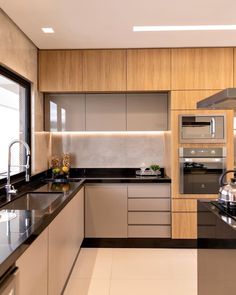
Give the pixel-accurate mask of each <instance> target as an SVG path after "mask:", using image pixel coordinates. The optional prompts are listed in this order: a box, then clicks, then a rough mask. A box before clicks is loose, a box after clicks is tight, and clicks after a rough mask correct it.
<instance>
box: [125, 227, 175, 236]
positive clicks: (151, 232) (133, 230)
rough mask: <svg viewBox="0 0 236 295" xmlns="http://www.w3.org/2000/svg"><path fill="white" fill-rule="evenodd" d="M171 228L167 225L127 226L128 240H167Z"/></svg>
mask: <svg viewBox="0 0 236 295" xmlns="http://www.w3.org/2000/svg"><path fill="white" fill-rule="evenodd" d="M170 236H171V227H170V226H169V225H149V226H148V225H129V226H128V237H129V238H169V237H170Z"/></svg>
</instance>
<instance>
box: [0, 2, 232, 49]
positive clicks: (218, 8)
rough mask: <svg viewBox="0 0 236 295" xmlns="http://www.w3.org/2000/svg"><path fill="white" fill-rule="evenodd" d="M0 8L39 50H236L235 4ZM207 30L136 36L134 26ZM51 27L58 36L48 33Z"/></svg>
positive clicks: (83, 4)
mask: <svg viewBox="0 0 236 295" xmlns="http://www.w3.org/2000/svg"><path fill="white" fill-rule="evenodd" d="M0 7H1V8H2V9H3V10H4V12H5V13H6V14H7V15H8V16H9V17H10V18H11V19H12V20H13V21H14V22H15V23H16V24H17V25H18V26H19V28H20V29H21V30H22V31H23V32H24V33H25V34H26V35H27V36H28V37H29V38H30V39H31V40H32V41H33V42H34V44H35V45H36V46H37V47H38V48H39V49H80V48H86V49H87V48H163V47H165V48H167V47H224V46H226V47H227V46H232V47H234V46H236V30H209V28H210V27H209V26H212V25H217V26H222V25H223V26H224V25H234V26H235V25H236V14H235V11H236V1H235V0H207V1H205V0H191V1H189V0H179V1H178V2H176V3H174V2H173V1H171V0H167V1H161V0H139V1H135V0H129V1H127V0H120V1H116V0H100V1H98V0H90V1H82V0H60V1H58V0H50V1H47V0H41V1H33V5H32V1H31V0H21V1H17V0H0ZM153 24H155V25H157V26H165V27H166V26H167V27H169V28H170V27H173V26H174V27H178V29H180V27H182V26H184V27H193V26H208V30H206V31H205V30H204V31H203V30H199V29H198V30H194V31H192V30H190V31H189V30H184V31H183V30H181V31H179V30H178V31H176V30H175V31H173V30H171V31H170V30H168V31H163V30H162V31H157V32H140V33H138V34H137V33H136V32H133V30H132V28H133V26H135V25H142V26H151V25H153ZM46 26H50V27H52V28H53V29H54V30H55V33H54V34H43V33H42V31H41V28H42V27H46Z"/></svg>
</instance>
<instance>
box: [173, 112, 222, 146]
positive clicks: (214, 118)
mask: <svg viewBox="0 0 236 295" xmlns="http://www.w3.org/2000/svg"><path fill="white" fill-rule="evenodd" d="M225 121H226V120H225V115H223V114H222V115H211V116H209V115H180V116H179V135H180V136H179V140H180V142H181V143H224V142H226V122H225Z"/></svg>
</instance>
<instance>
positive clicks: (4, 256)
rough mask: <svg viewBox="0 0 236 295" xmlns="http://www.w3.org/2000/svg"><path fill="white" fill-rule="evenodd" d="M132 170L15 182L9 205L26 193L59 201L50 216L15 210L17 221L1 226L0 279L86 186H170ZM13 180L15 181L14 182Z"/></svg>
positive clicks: (1, 193) (1, 199)
mask: <svg viewBox="0 0 236 295" xmlns="http://www.w3.org/2000/svg"><path fill="white" fill-rule="evenodd" d="M136 170H137V169H134V168H128V169H127V168H106V169H103V168H97V169H93V168H89V169H88V168H85V169H84V168H80V169H71V170H70V176H69V179H68V182H66V183H53V182H50V181H45V180H46V179H50V178H51V175H52V174H51V171H50V170H49V171H45V172H43V173H40V174H38V175H35V176H33V177H31V181H30V183H25V182H24V180H21V181H20V182H18V183H17V182H16V183H15V186H16V187H17V188H18V193H17V195H16V196H12V201H14V200H16V199H19V198H20V197H21V196H22V195H24V194H25V193H26V192H36V193H39V192H40V193H42V194H50V193H53V194H55V193H57V194H59V195H60V197H59V198H58V200H57V203H56V207H55V208H54V209H53V211H52V212H50V214H49V213H48V212H45V211H44V210H14V213H15V214H16V217H15V218H14V219H12V220H10V221H7V222H0V277H1V276H2V275H3V274H4V273H5V272H6V271H7V269H8V268H9V267H11V266H12V265H13V264H14V263H15V261H16V260H17V259H18V258H19V257H20V255H21V254H22V253H23V252H24V251H25V250H26V249H27V247H29V245H30V244H31V243H32V242H33V241H34V240H35V239H36V238H37V237H38V235H39V234H40V233H41V232H42V231H43V230H44V229H45V228H46V227H47V226H48V225H49V224H50V223H51V221H52V220H53V219H54V218H55V217H56V216H57V215H58V214H59V212H60V211H61V210H62V209H63V208H64V207H65V206H66V204H67V203H68V202H70V200H71V199H72V198H73V197H74V196H75V194H76V193H77V192H78V191H79V190H80V188H81V187H82V186H83V185H84V184H86V183H170V182H171V179H170V178H169V177H168V176H165V175H164V169H161V175H160V176H158V177H157V176H136V175H135V171H136ZM13 179H14V178H13ZM9 204H10V202H7V201H6V196H5V190H4V188H1V189H0V207H1V210H5V209H4V206H6V205H9Z"/></svg>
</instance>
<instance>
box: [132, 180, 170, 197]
mask: <svg viewBox="0 0 236 295" xmlns="http://www.w3.org/2000/svg"><path fill="white" fill-rule="evenodd" d="M128 198H170V184H168V183H158V184H153V185H150V184H148V185H129V186H128Z"/></svg>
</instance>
